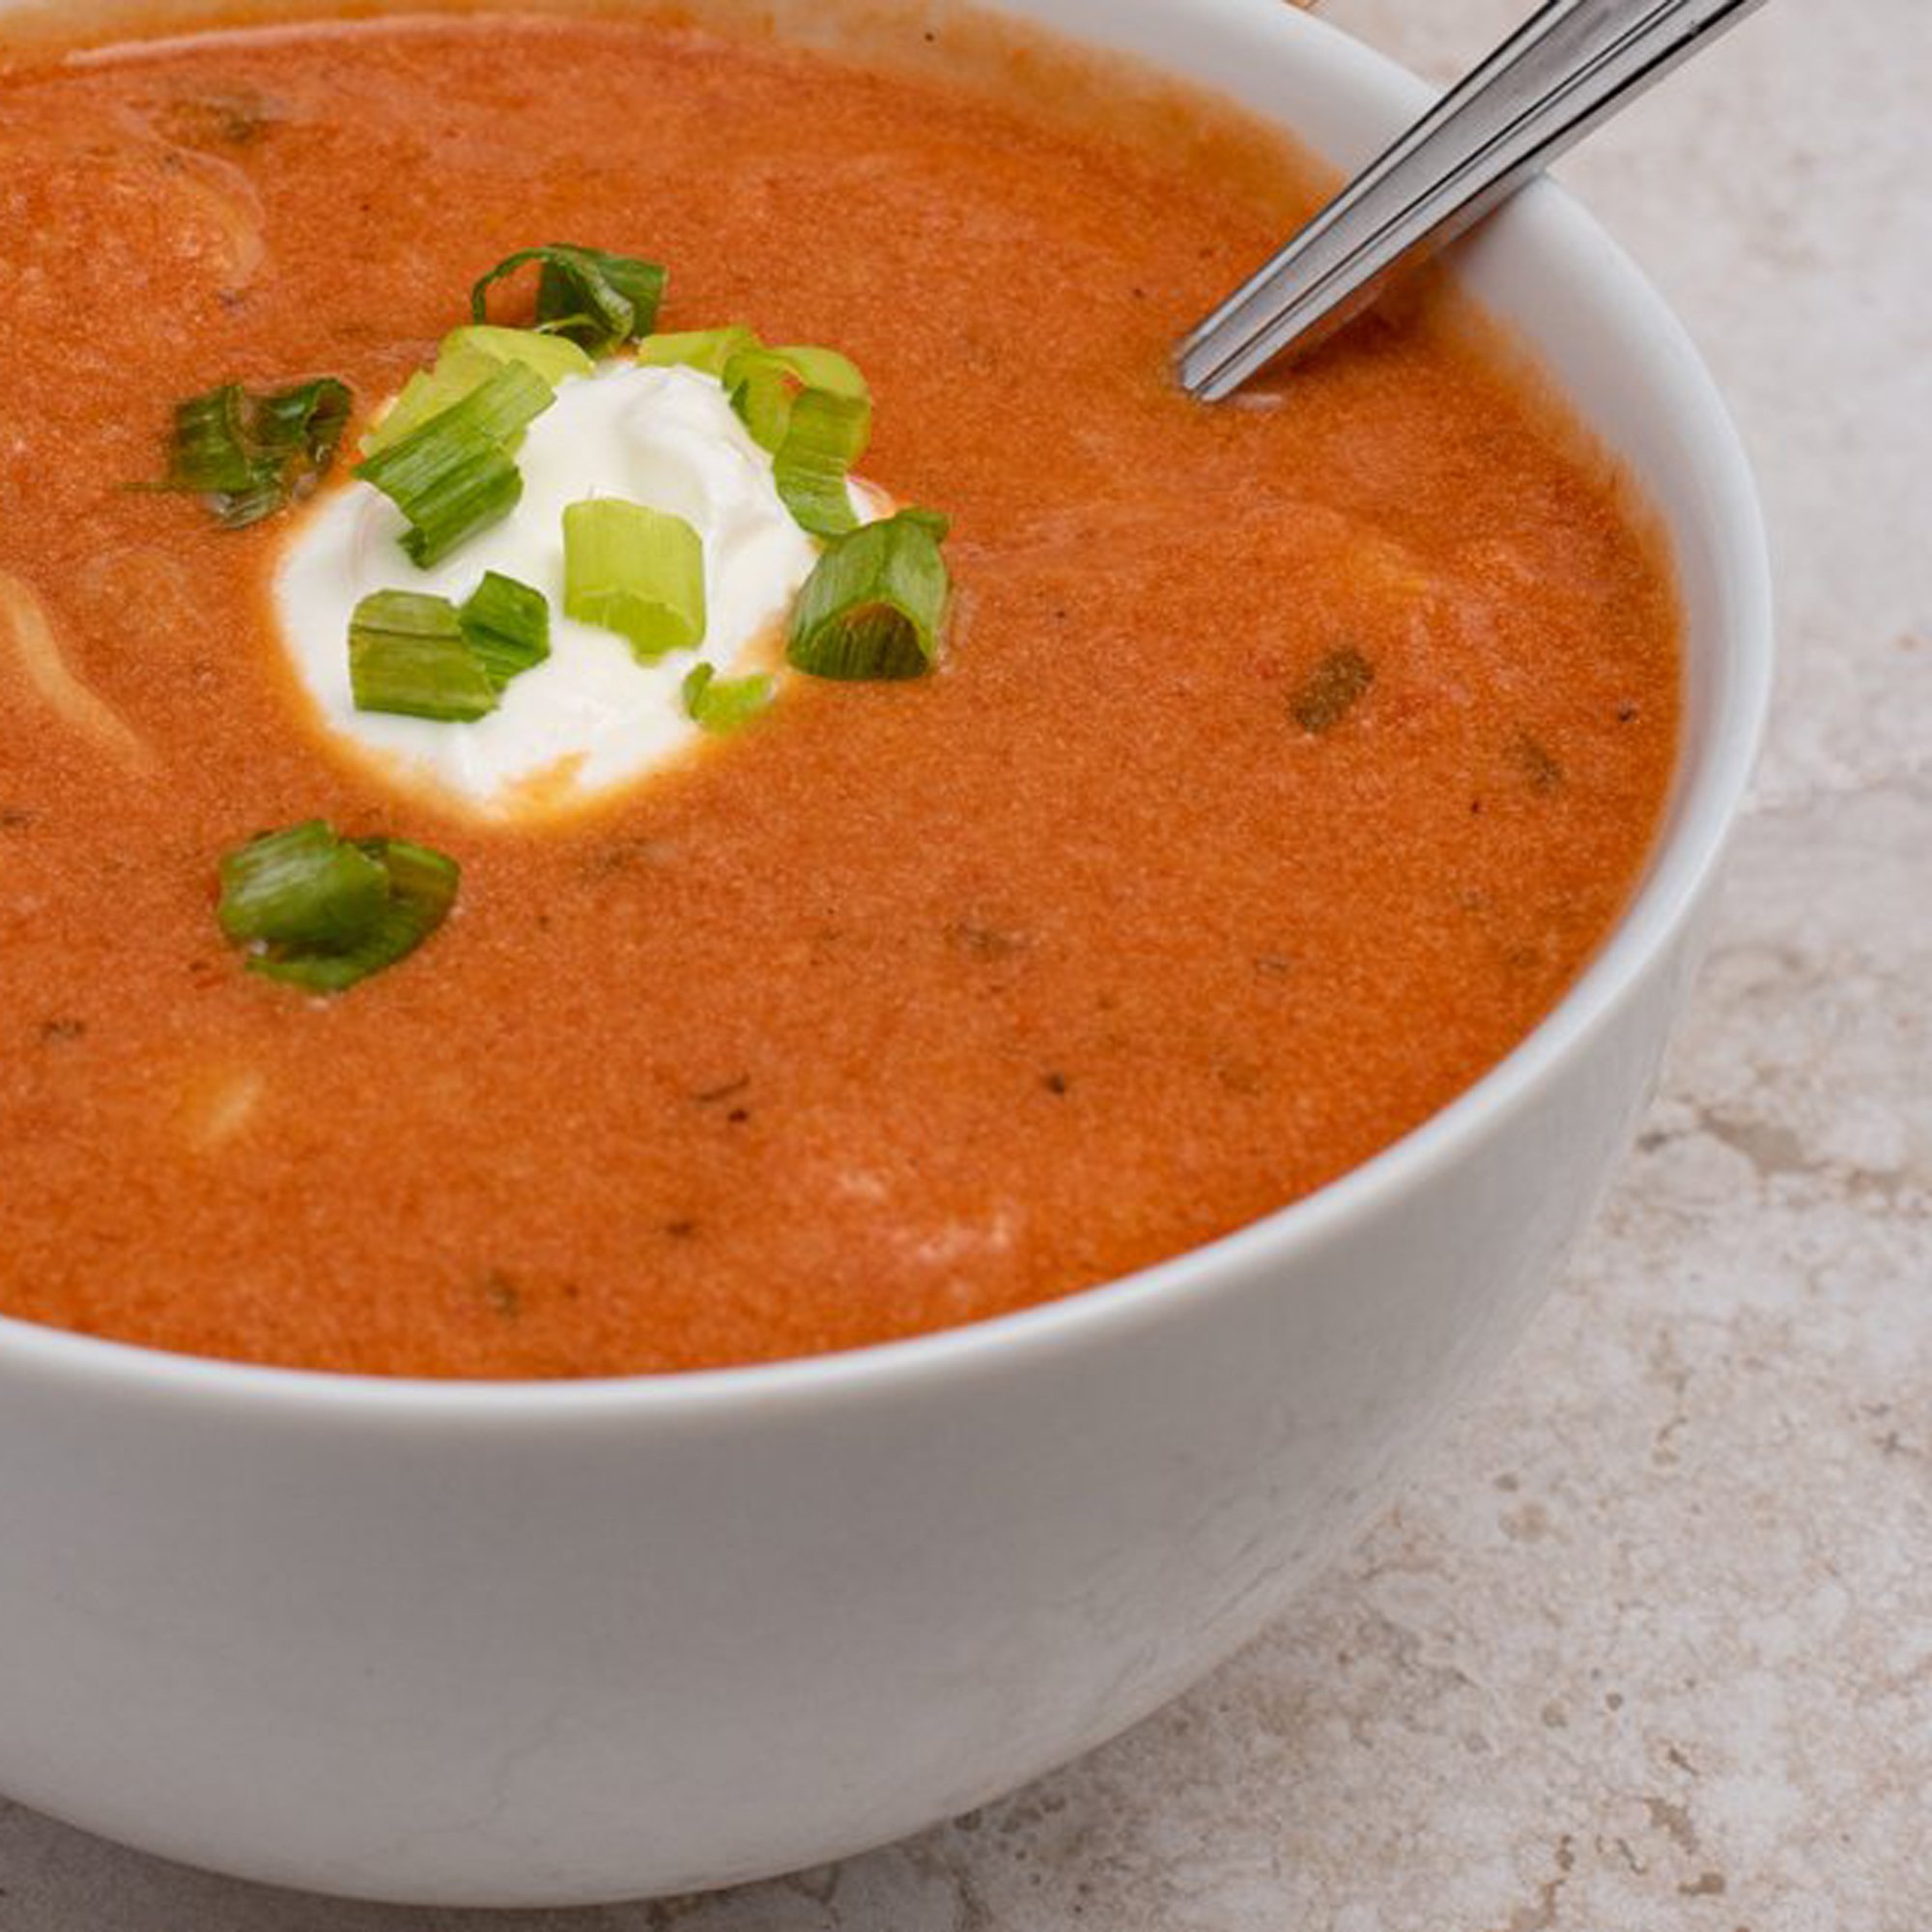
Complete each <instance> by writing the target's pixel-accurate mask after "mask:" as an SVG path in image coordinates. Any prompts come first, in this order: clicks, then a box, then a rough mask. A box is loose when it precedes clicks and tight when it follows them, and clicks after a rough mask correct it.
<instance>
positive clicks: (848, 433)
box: [772, 389, 872, 537]
mask: <svg viewBox="0 0 1932 1932" xmlns="http://www.w3.org/2000/svg"><path fill="white" fill-rule="evenodd" d="M871 436H872V405H871V403H870V401H869V400H868V399H867V397H865V396H835V395H834V394H833V393H832V392H831V391H830V390H829V389H807V390H806V391H805V393H804V394H803V395H801V396H800V397H799V399H798V400H797V402H795V403H794V404H793V405H792V412H791V423H790V426H789V428H787V430H786V431H785V440H784V441H783V443H782V444H781V445H780V448H779V453H778V455H777V456H776V457H775V458H774V459H773V463H772V481H773V482H774V483H775V484H776V485H777V486H778V493H779V496H780V497H781V498H782V499H783V501H784V506H785V508H786V509H788V510H789V511H790V512H791V514H792V518H793V521H794V522H796V523H797V525H798V526H799V527H800V528H801V529H803V530H808V531H810V533H811V535H813V536H815V537H837V536H843V535H844V534H845V532H846V531H847V530H853V529H857V528H858V526H859V513H858V512H857V511H856V510H855V509H853V507H852V495H851V492H850V491H849V490H848V489H847V488H846V482H845V479H846V477H847V476H848V475H849V474H850V473H851V469H852V466H853V465H854V464H855V463H857V462H858V460H859V459H860V457H862V456H863V455H864V454H865V453H866V445H867V442H869V441H870V440H871Z"/></svg>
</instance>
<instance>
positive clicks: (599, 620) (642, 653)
mask: <svg viewBox="0 0 1932 1932" xmlns="http://www.w3.org/2000/svg"><path fill="white" fill-rule="evenodd" d="M563 581H564V591H563V608H564V611H566V613H567V614H568V615H570V616H572V617H576V618H578V619H580V620H581V621H582V622H583V623H586V624H598V625H601V626H602V627H603V628H604V629H605V630H607V631H615V632H616V633H617V634H618V635H619V636H620V637H624V638H627V639H630V644H631V649H632V650H633V651H634V652H635V653H636V654H637V657H638V660H639V663H641V664H650V663H652V662H653V661H654V660H656V659H658V658H661V657H663V656H664V654H665V653H666V652H667V651H683V650H694V649H696V646H697V645H699V644H701V643H702V642H703V641H704V625H705V608H704V544H703V540H702V539H701V538H700V537H699V536H698V534H697V532H696V530H695V529H693V528H692V526H690V525H689V524H688V523H686V522H685V521H684V519H683V518H682V517H674V516H671V515H670V514H669V513H668V512H667V511H664V510H652V509H647V508H645V507H644V505H643V504H641V503H627V502H625V501H623V500H622V499H621V498H619V497H595V498H593V499H592V500H591V501H589V502H586V503H573V504H571V506H570V507H569V508H568V509H567V510H565V511H564V513H563Z"/></svg>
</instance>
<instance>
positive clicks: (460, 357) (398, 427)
mask: <svg viewBox="0 0 1932 1932" xmlns="http://www.w3.org/2000/svg"><path fill="white" fill-rule="evenodd" d="M501 367H502V364H501V363H500V362H497V361H494V360H492V359H491V358H490V357H489V356H487V355H482V354H480V353H479V352H478V351H475V350H465V351H461V352H458V353H456V354H450V353H449V352H447V351H445V352H444V353H443V354H442V355H440V356H438V358H437V362H436V367H435V368H433V369H418V370H417V371H416V373H415V374H414V375H413V376H412V377H411V378H410V380H409V381H408V382H407V383H405V384H403V392H402V394H401V395H399V396H398V397H397V398H396V400H395V402H394V403H393V404H392V405H391V406H390V408H389V410H388V412H386V413H385V414H384V416H383V418H382V420H381V421H379V422H376V423H373V424H372V425H371V426H370V427H369V428H368V429H367V430H366V431H364V432H363V436H362V454H363V456H364V457H365V458H367V457H371V456H376V455H380V454H381V453H382V451H384V450H385V449H388V448H391V447H393V446H394V445H395V444H396V443H399V442H401V441H402V440H403V439H404V438H405V437H406V436H410V435H412V434H413V433H414V432H415V431H416V430H419V429H420V428H422V426H423V424H424V423H426V422H433V421H434V420H435V419H436V418H437V417H438V416H440V415H441V414H442V412H444V411H445V410H450V409H454V408H455V407H456V405H457V404H458V403H460V402H461V401H462V400H463V399H464V397H466V396H468V395H471V394H473V393H474V392H475V391H476V390H478V389H480V388H481V387H482V386H483V384H485V383H487V382H488V381H489V380H490V378H491V377H492V376H494V375H495V374H496V373H497V370H498V369H499V368H501Z"/></svg>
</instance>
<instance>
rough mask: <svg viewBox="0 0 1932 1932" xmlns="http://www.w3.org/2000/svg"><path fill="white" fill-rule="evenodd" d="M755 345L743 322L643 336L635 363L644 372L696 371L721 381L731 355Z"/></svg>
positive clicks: (741, 353)
mask: <svg viewBox="0 0 1932 1932" xmlns="http://www.w3.org/2000/svg"><path fill="white" fill-rule="evenodd" d="M759 346H760V345H759V342H758V338H757V337H756V336H755V335H753V333H752V331H751V330H750V329H749V328H747V327H745V326H744V324H743V323H733V324H732V325H731V326H730V327H728V328H694V329H687V330H686V331H685V332H684V333H683V334H681V335H647V336H645V337H644V339H643V340H642V341H641V342H640V343H639V344H638V360H639V362H640V363H641V364H642V365H643V366H644V367H645V368H646V369H669V368H676V367H683V368H687V369H696V370H698V371H700V372H701V373H702V374H704V375H706V376H716V377H717V378H718V379H719V381H720V382H723V381H724V378H725V370H726V369H727V368H728V367H729V366H730V363H731V359H732V357H733V356H736V355H744V354H745V352H746V351H747V350H751V349H756V348H758V347H759Z"/></svg>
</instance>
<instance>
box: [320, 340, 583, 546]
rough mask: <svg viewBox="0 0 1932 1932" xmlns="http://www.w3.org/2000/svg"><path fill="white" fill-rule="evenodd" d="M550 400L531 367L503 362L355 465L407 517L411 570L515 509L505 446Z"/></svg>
mask: <svg viewBox="0 0 1932 1932" xmlns="http://www.w3.org/2000/svg"><path fill="white" fill-rule="evenodd" d="M554 401H555V394H554V391H553V390H552V388H551V386H550V384H548V383H546V382H545V381H544V380H543V378H542V377H541V376H539V375H537V374H536V372H535V371H534V370H532V369H529V368H527V367H526V366H525V365H524V364H523V363H521V362H506V363H504V364H503V366H502V367H501V368H499V369H498V370H497V373H496V374H495V375H494V376H492V377H490V378H489V380H488V381H487V382H485V383H484V384H482V385H481V386H480V387H478V388H475V389H472V390H471V391H470V392H469V394H468V395H467V396H465V397H464V398H463V399H462V401H461V402H458V403H455V404H452V405H451V407H450V408H448V409H446V410H444V411H443V412H441V413H440V415H436V416H432V417H431V418H430V420H429V421H428V422H426V423H423V424H422V425H421V426H420V427H419V428H416V429H413V430H412V431H411V432H410V434H409V435H408V436H406V437H404V438H403V439H402V440H401V441H400V442H394V443H391V444H390V445H389V446H388V447H387V448H385V449H383V450H379V451H378V452H377V454H376V455H374V456H372V457H370V458H369V459H368V460H367V461H366V462H364V463H362V464H360V465H359V466H358V467H357V469H356V471H355V473H356V475H357V476H359V477H361V478H362V479H363V480H364V481H365V482H367V483H369V484H371V485H373V486H374V487H375V488H376V489H378V490H380V491H382V493H383V494H384V496H385V497H388V498H389V499H390V500H391V501H392V502H393V503H394V504H395V505H396V507H397V508H398V509H399V510H401V511H402V513H403V515H404V516H405V517H407V518H408V519H409V521H410V525H411V528H410V530H409V532H408V534H407V535H405V536H404V538H403V548H404V549H405V550H406V551H408V552H409V554H410V555H411V556H412V558H413V559H414V560H415V562H416V563H417V564H418V565H420V566H421V567H422V568H423V569H425V570H427V569H428V568H429V567H430V565H432V564H434V563H439V562H440V561H441V560H442V558H444V557H445V556H447V555H448V554H449V553H450V552H451V551H453V550H454V549H455V548H456V547H457V546H458V545H459V544H461V543H462V542H464V541H465V539H467V538H469V537H471V536H474V535H475V534H476V532H477V531H478V530H481V529H487V528H488V527H489V526H491V525H492V524H496V523H500V522H501V521H502V520H503V518H505V517H507V516H508V515H509V514H510V512H511V511H512V510H513V509H515V508H516V506H517V504H518V503H519V502H520V501H521V500H522V497H523V494H524V479H523V477H522V476H521V475H520V474H519V473H518V471H517V466H516V463H515V461H514V459H513V458H512V456H511V454H510V451H509V448H508V446H507V445H508V444H509V443H510V442H511V441H512V440H514V439H515V438H517V437H519V436H521V435H522V434H523V432H524V431H525V430H526V429H527V428H528V427H529V425H530V424H531V423H532V422H534V421H535V420H536V418H537V417H538V416H540V415H542V414H543V412H544V411H546V410H547V409H549V408H550V406H551V404H552V403H553V402H554Z"/></svg>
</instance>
